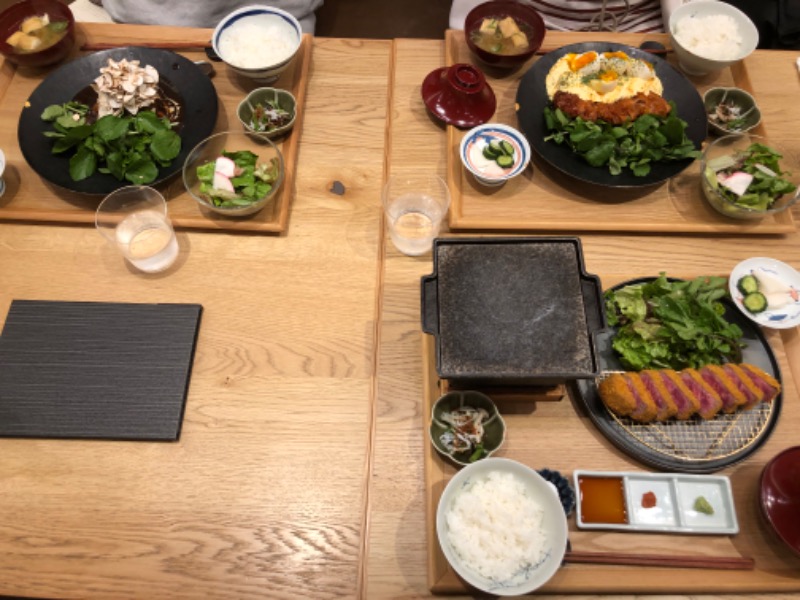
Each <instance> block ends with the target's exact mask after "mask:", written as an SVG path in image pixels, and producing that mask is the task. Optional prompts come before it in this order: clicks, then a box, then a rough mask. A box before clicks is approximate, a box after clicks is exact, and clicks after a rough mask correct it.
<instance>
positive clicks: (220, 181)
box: [211, 171, 235, 192]
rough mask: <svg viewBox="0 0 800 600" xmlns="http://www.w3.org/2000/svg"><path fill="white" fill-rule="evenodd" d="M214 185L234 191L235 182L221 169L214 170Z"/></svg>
mask: <svg viewBox="0 0 800 600" xmlns="http://www.w3.org/2000/svg"><path fill="white" fill-rule="evenodd" d="M211 185H212V186H214V189H217V190H224V191H226V192H233V191H235V190H234V189H233V184H232V183H231V180H230V178H229V177H227V176H226V175H225V174H224V173H220V172H219V171H215V172H214V182H213V183H212V184H211Z"/></svg>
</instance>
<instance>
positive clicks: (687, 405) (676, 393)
mask: <svg viewBox="0 0 800 600" xmlns="http://www.w3.org/2000/svg"><path fill="white" fill-rule="evenodd" d="M660 373H661V381H662V382H663V383H664V387H666V388H667V390H668V391H669V393H670V396H672V401H673V402H674V403H675V406H676V407H677V408H678V412H677V413H676V414H675V418H676V419H679V420H681V421H685V420H686V419H688V418H690V417H691V416H692V415H694V414H695V413H696V412H697V411H699V410H700V401H699V400H698V399H697V397H696V396H695V395H694V394H693V393H692V391H691V390H690V389H689V388H688V387H686V384H685V383H684V382H683V380H682V379H681V376H680V374H679V373H678V372H677V371H673V370H671V369H665V370H663V371H660Z"/></svg>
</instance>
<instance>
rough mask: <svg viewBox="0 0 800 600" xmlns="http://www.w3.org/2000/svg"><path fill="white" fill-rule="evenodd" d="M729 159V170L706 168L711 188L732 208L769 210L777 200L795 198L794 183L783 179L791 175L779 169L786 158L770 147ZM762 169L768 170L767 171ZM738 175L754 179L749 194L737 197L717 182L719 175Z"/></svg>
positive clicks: (756, 147)
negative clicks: (747, 174) (750, 176)
mask: <svg viewBox="0 0 800 600" xmlns="http://www.w3.org/2000/svg"><path fill="white" fill-rule="evenodd" d="M722 158H723V157H719V158H717V159H715V161H720V160H721V159H722ZM729 158H730V161H729V162H728V165H729V166H728V167H727V168H724V169H720V170H718V171H715V170H714V169H713V168H711V167H710V166H707V167H706V177H707V178H708V181H709V183H710V184H711V187H712V188H714V189H715V190H717V191H718V192H719V193H720V194H722V195H723V196H724V197H725V198H727V199H728V201H730V202H732V203H733V204H736V205H738V206H742V207H745V208H750V209H753V210H767V209H769V208H770V207H771V206H772V205H773V204H774V203H775V202H776V201H777V200H778V198H780V197H781V196H783V195H784V194H792V193H794V191H795V190H796V189H797V186H795V185H794V184H793V183H792V182H791V181H788V180H787V179H784V178H783V177H782V176H783V175H789V173H788V172H786V171H782V170H781V167H780V163H779V161H780V159H781V158H783V155H782V154H780V153H779V152H776V151H775V150H773V149H772V148H770V147H769V146H765V145H764V144H760V143H758V142H756V143H753V144H750V146H748V148H747V149H746V150H744V151H743V152H740V153H738V154H735V155H733V156H730V157H729ZM717 164H724V163H717ZM759 165H760V166H761V167H759ZM763 167H766V169H764V168H763ZM737 171H744V172H745V173H750V174H751V175H753V181H751V182H750V185H748V186H747V190H746V191H745V193H744V194H742V195H741V196H737V195H736V194H735V193H734V192H733V191H731V190H729V189H728V188H726V187H725V186H724V185H721V184H719V182H718V175H719V174H720V173H722V174H725V175H729V174H731V173H735V172H737Z"/></svg>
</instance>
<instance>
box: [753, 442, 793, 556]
mask: <svg viewBox="0 0 800 600" xmlns="http://www.w3.org/2000/svg"><path fill="white" fill-rule="evenodd" d="M759 497H760V502H761V510H762V511H763V513H764V516H765V517H766V518H767V521H768V522H769V524H770V525H772V528H773V529H774V530H775V533H777V534H778V537H780V538H781V539H782V540H783V541H784V542H785V543H786V545H787V546H789V548H791V549H792V550H794V552H796V553H797V554H799V555H800V446H794V447H793V448H787V449H786V450H784V451H783V452H781V453H780V454H778V455H777V456H775V457H774V458H773V459H772V460H770V461H769V462H768V463H767V466H766V467H764V470H763V471H762V473H761V484H760V491H759Z"/></svg>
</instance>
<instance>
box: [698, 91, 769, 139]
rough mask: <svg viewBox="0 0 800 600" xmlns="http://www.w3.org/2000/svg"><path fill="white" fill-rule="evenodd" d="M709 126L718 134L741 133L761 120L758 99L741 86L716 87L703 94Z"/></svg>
mask: <svg viewBox="0 0 800 600" xmlns="http://www.w3.org/2000/svg"><path fill="white" fill-rule="evenodd" d="M703 104H704V105H705V107H706V114H707V115H708V127H709V129H710V130H711V131H712V132H714V133H716V134H717V135H741V134H743V133H747V132H748V131H750V130H751V129H753V128H754V127H756V126H758V124H759V123H760V122H761V111H760V110H759V109H758V105H757V104H756V99H755V98H753V96H751V95H750V94H748V93H747V92H745V91H744V90H740V89H739V88H724V87H715V88H711V89H710V90H708V91H707V92H706V93H705V94H703Z"/></svg>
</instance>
